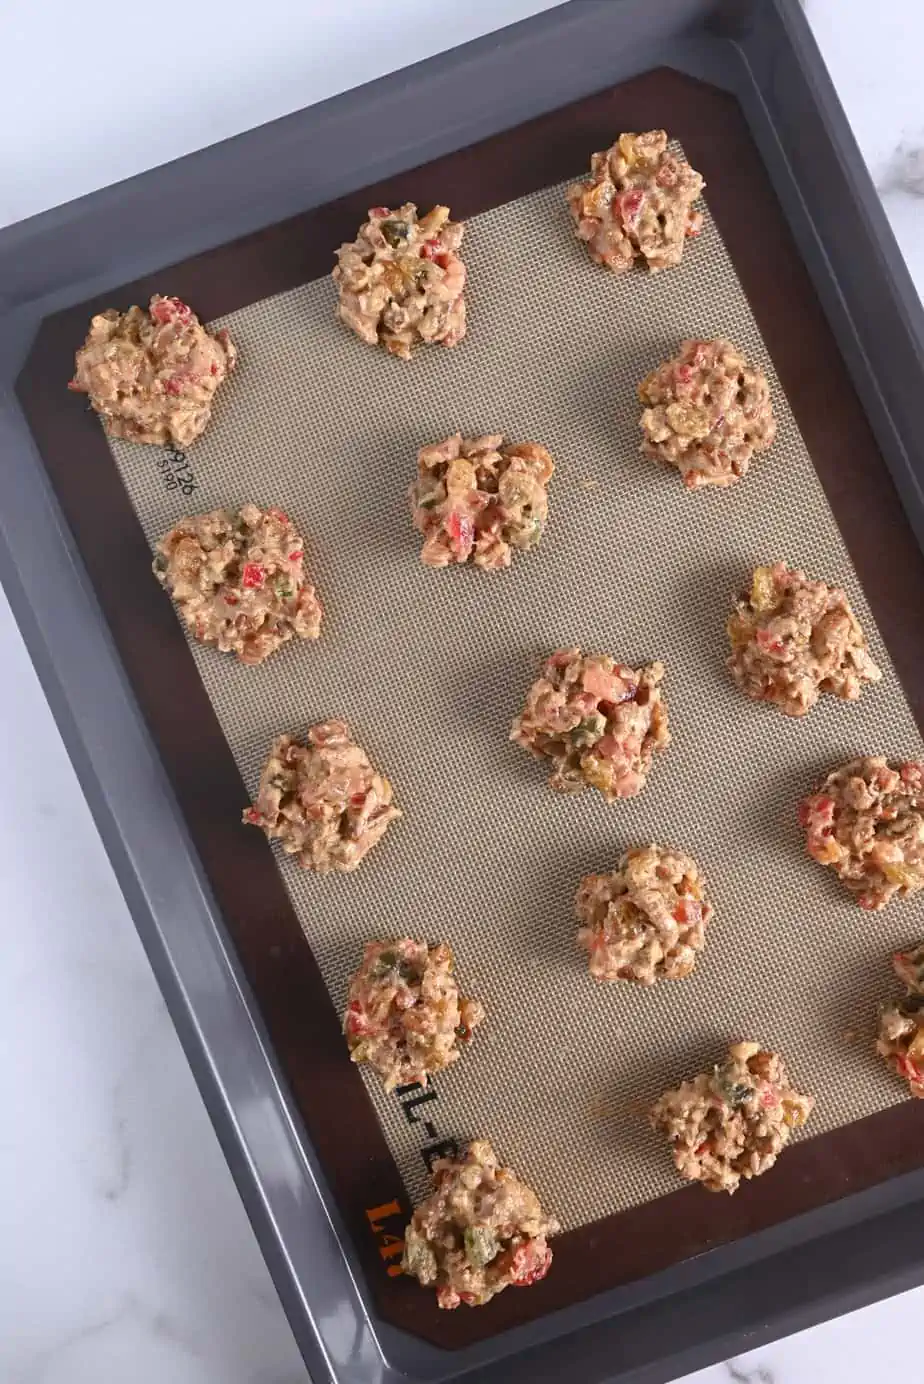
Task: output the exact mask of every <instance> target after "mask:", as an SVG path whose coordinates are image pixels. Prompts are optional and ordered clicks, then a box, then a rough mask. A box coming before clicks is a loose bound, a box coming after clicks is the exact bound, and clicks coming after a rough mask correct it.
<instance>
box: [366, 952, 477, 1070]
mask: <svg viewBox="0 0 924 1384" xmlns="http://www.w3.org/2000/svg"><path fill="white" fill-rule="evenodd" d="M483 1018H484V1009H483V1008H482V1006H481V1005H480V1004H479V1003H478V1001H477V1000H468V999H463V998H462V997H461V996H460V995H459V987H458V985H457V984H456V980H455V977H454V976H453V974H452V951H451V950H450V948H449V947H448V946H447V945H446V944H445V942H441V943H439V945H438V946H433V947H428V946H427V943H426V942H415V941H414V940H413V939H412V938H410V937H401V938H398V939H396V940H395V941H391V942H367V944H366V948H365V951H364V952H363V959H362V965H361V966H360V967H359V970H358V971H357V972H356V974H355V975H354V976H353V979H352V980H351V982H350V995H349V1001H348V1003H347V1011H346V1014H345V1015H344V1020H343V1031H344V1033H345V1034H346V1039H347V1043H348V1045H349V1049H350V1055H351V1057H352V1058H353V1061H354V1062H368V1063H369V1065H370V1066H372V1067H375V1069H376V1071H377V1072H378V1073H379V1075H380V1076H381V1077H382V1080H383V1082H384V1083H385V1090H386V1091H392V1090H394V1088H395V1087H396V1086H406V1085H411V1084H413V1083H414V1082H419V1083H420V1085H421V1086H426V1084H427V1078H428V1077H429V1076H432V1075H433V1074H434V1073H436V1072H441V1071H442V1070H443V1069H444V1068H445V1067H448V1066H449V1065H450V1063H452V1062H455V1061H456V1059H457V1058H458V1056H459V1054H460V1052H461V1049H462V1046H463V1045H464V1044H466V1043H468V1042H469V1040H470V1039H471V1036H472V1030H473V1029H474V1028H475V1026H476V1025H477V1024H480V1023H481V1021H482V1019H483Z"/></svg>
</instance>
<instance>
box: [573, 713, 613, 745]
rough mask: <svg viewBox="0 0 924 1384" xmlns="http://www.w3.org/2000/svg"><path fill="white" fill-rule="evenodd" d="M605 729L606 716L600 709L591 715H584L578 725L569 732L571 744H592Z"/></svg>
mask: <svg viewBox="0 0 924 1384" xmlns="http://www.w3.org/2000/svg"><path fill="white" fill-rule="evenodd" d="M605 730H606V717H605V716H604V715H603V712H602V711H595V712H594V714H593V715H592V716H586V717H585V718H584V720H583V721H581V722H580V724H579V725H576V726H575V727H574V730H572V731H571V732H570V735H571V743H572V745H580V746H586V745H594V744H596V742H597V741H598V740H599V739H600V736H601V735H602V734H603V732H604V731H605Z"/></svg>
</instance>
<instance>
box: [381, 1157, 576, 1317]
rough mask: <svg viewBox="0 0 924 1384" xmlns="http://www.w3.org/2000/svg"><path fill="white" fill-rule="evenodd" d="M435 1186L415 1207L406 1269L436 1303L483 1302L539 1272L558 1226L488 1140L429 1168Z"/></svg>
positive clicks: (520, 1285)
mask: <svg viewBox="0 0 924 1384" xmlns="http://www.w3.org/2000/svg"><path fill="white" fill-rule="evenodd" d="M433 1179H434V1183H435V1187H434V1190H433V1192H432V1193H431V1195H430V1196H429V1197H428V1198H427V1200H426V1201H424V1202H422V1203H421V1205H420V1206H418V1207H417V1210H416V1211H415V1212H414V1215H413V1218H412V1220H411V1223H410V1225H409V1226H408V1228H407V1231H406V1234H405V1241H404V1258H403V1260H402V1267H403V1269H404V1272H405V1273H407V1274H410V1275H411V1276H412V1277H413V1278H416V1279H417V1280H418V1282H419V1283H422V1284H423V1285H424V1287H435V1288H436V1300H437V1302H438V1303H439V1305H440V1307H446V1308H452V1307H458V1306H459V1304H460V1303H462V1302H464V1303H466V1304H467V1305H468V1306H469V1307H481V1306H483V1305H484V1303H486V1302H490V1301H491V1298H492V1297H494V1296H495V1295H496V1294H497V1293H501V1292H503V1290H504V1289H505V1288H507V1287H509V1286H511V1285H513V1286H514V1287H518V1288H525V1287H527V1286H528V1285H529V1284H530V1283H538V1281H539V1279H540V1278H545V1276H546V1274H547V1273H548V1271H549V1265H550V1264H551V1262H552V1251H551V1249H550V1248H549V1245H548V1238H549V1236H551V1235H554V1234H555V1233H556V1232H557V1231H558V1230H559V1225H558V1222H557V1221H556V1220H555V1219H554V1218H553V1217H552V1216H547V1215H546V1214H545V1213H544V1211H543V1210H542V1207H541V1206H540V1204H539V1198H538V1197H537V1196H536V1193H535V1192H534V1191H533V1190H532V1188H531V1187H527V1185H526V1183H525V1182H521V1181H520V1179H519V1178H518V1177H517V1175H516V1173H514V1172H513V1171H512V1170H511V1169H510V1168H505V1167H503V1166H502V1165H501V1164H500V1163H499V1162H498V1160H497V1155H496V1154H495V1152H494V1150H493V1149H492V1147H491V1145H490V1144H489V1143H488V1141H487V1140H486V1139H477V1140H475V1141H474V1142H473V1143H471V1144H469V1146H468V1148H467V1149H466V1150H465V1152H464V1153H463V1154H462V1155H461V1156H460V1157H459V1158H458V1159H439V1160H438V1161H437V1162H436V1163H435V1164H434V1166H433Z"/></svg>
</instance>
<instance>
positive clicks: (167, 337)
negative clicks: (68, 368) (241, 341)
mask: <svg viewBox="0 0 924 1384" xmlns="http://www.w3.org/2000/svg"><path fill="white" fill-rule="evenodd" d="M236 359H237V350H236V348H235V347H234V345H233V343H232V341H231V339H230V337H229V336H228V333H227V332H226V331H225V330H222V331H220V332H216V333H215V334H214V336H213V335H212V333H211V332H209V331H207V330H206V328H205V327H203V326H202V325H201V323H200V321H199V319H198V317H197V316H196V314H195V313H194V312H193V311H192V309H191V308H188V307H187V306H186V304H185V303H181V302H180V300H179V298H162V297H161V296H160V294H155V295H154V297H153V298H152V299H151V302H150V305H149V307H148V308H147V310H145V309H144V308H139V307H131V308H129V309H128V312H117V311H116V309H115V308H109V309H107V311H106V312H101V313H99V314H98V315H97V316H96V317H94V318H93V319H92V320H91V322H90V330H89V332H88V334H87V339H86V341H85V342H84V344H83V346H81V348H80V350H79V351H78V352H77V356H76V359H75V370H74V378H73V379H72V380H71V381H70V383H69V384H68V389H73V390H75V391H77V392H79V393H82V394H87V395H88V396H89V399H90V404H91V406H92V408H94V409H95V410H96V412H97V413H98V414H99V416H100V418H101V419H102V420H103V424H104V426H105V428H106V431H107V432H108V433H109V434H110V436H112V437H122V438H125V440H126V441H128V442H153V443H158V444H161V445H163V444H165V443H168V442H172V443H173V444H174V446H176V447H188V446H189V444H190V443H191V442H195V440H196V438H197V437H200V436H201V435H202V433H203V432H204V431H205V429H206V427H207V426H208V421H209V418H210V417H211V414H212V402H213V399H214V395H215V391H216V390H217V389H218V387H219V385H221V384H222V383H223V382H224V380H225V379H226V378H227V376H228V374H229V373H230V371H231V370H233V369H234V365H235V361H236Z"/></svg>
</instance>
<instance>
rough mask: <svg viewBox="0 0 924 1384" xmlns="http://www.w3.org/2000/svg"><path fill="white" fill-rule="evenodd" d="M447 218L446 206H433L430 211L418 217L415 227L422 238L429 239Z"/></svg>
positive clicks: (440, 228)
mask: <svg viewBox="0 0 924 1384" xmlns="http://www.w3.org/2000/svg"><path fill="white" fill-rule="evenodd" d="M448 220H449V208H448V207H441V206H440V207H434V208H433V209H432V211H428V212H427V214H426V216H422V217H421V218H420V220H419V221H418V222H417V229H418V230H419V231H420V234H421V235H422V236H423V237H424V239H429V238H430V237H431V236H434V235H436V234H437V232H438V231H441V230H442V229H443V226H444V225H445V224H446V222H447V221H448Z"/></svg>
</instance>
